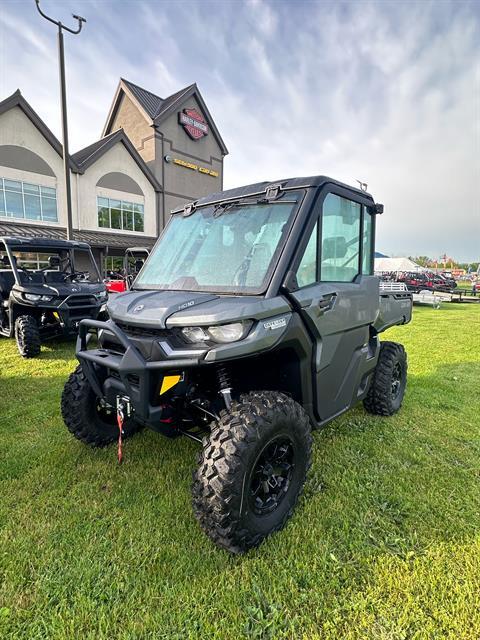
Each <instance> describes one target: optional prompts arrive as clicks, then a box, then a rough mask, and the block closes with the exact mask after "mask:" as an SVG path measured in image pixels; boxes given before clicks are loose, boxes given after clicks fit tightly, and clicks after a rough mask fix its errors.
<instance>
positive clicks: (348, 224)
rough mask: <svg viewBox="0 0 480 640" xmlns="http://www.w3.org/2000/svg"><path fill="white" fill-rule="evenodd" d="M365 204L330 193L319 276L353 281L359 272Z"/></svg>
mask: <svg viewBox="0 0 480 640" xmlns="http://www.w3.org/2000/svg"><path fill="white" fill-rule="evenodd" d="M361 214H362V205H360V204H359V203H357V202H353V201H352V200H347V199H346V198H342V197H340V196H337V195H335V194H333V193H329V194H328V195H327V197H326V198H325V200H324V203H323V212H322V236H321V237H322V247H321V263H320V280H321V281H322V282H352V280H354V278H355V277H356V276H357V275H358V274H359V273H360V220H361Z"/></svg>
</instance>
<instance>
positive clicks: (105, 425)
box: [61, 365, 142, 447]
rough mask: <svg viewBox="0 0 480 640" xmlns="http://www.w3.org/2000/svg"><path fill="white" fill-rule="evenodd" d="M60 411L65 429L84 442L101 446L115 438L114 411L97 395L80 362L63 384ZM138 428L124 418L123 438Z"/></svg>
mask: <svg viewBox="0 0 480 640" xmlns="http://www.w3.org/2000/svg"><path fill="white" fill-rule="evenodd" d="M61 410H62V417H63V421H64V422H65V424H66V426H67V429H68V430H69V431H70V433H72V434H73V435H74V436H75V438H77V439H78V440H81V441H82V442H84V443H85V444H89V445H92V446H96V447H102V446H105V445H107V444H110V443H111V442H114V441H115V440H117V438H118V425H117V415H116V411H115V409H114V408H113V407H110V406H109V405H106V404H105V403H103V402H102V401H101V400H100V399H99V398H97V396H96V395H95V393H94V392H93V389H92V387H91V386H90V383H89V382H88V380H87V378H86V376H85V374H84V372H83V369H82V366H81V365H78V367H77V368H76V369H75V371H74V372H73V373H72V374H71V375H70V377H69V379H68V380H67V382H66V383H65V387H64V388H63V393H62V403H61ZM141 428H142V427H141V425H140V424H139V423H138V422H136V421H135V420H133V419H131V418H127V419H126V420H125V422H124V424H123V437H124V438H128V437H129V436H132V435H133V434H134V433H136V432H137V431H139V430H140V429H141Z"/></svg>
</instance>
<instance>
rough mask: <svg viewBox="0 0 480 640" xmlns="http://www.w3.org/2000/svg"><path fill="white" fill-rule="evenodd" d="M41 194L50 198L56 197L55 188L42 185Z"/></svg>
mask: <svg viewBox="0 0 480 640" xmlns="http://www.w3.org/2000/svg"><path fill="white" fill-rule="evenodd" d="M42 195H43V196H50V197H51V198H56V197H57V191H56V189H52V188H50V187H42Z"/></svg>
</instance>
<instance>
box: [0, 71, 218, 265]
mask: <svg viewBox="0 0 480 640" xmlns="http://www.w3.org/2000/svg"><path fill="white" fill-rule="evenodd" d="M226 153H227V149H226V147H225V145H224V143H223V141H222V139H221V137H220V134H219V133H218V131H217V129H216V126H215V124H214V122H213V120H212V118H211V116H210V113H209V112H208V109H207V107H206V105H205V103H204V101H203V99H202V96H201V95H200V92H199V91H198V88H197V87H196V85H191V86H189V87H187V88H185V89H183V90H182V91H179V92H177V93H176V94H174V95H173V96H170V97H169V98H166V99H161V98H160V97H158V96H156V95H155V94H153V93H151V92H149V91H146V90H144V89H142V88H140V87H138V86H137V85H134V84H132V83H130V82H128V81H126V80H123V79H122V80H120V83H119V86H118V88H117V91H116V94H115V96H114V100H113V104H112V107H111V109H110V112H109V114H108V117H107V122H106V125H105V128H104V132H103V136H102V138H101V139H100V140H98V141H96V142H94V143H93V144H91V145H89V146H88V147H86V148H84V149H82V150H80V151H78V152H77V153H74V154H72V156H71V157H70V159H69V161H70V179H71V187H72V210H73V220H72V222H73V234H74V238H75V239H78V240H83V241H86V242H88V243H89V244H90V245H91V246H92V249H93V252H94V255H95V257H96V259H97V261H98V263H99V265H101V267H102V268H103V269H108V268H114V267H115V262H116V264H117V265H118V262H119V258H120V256H122V255H123V254H124V252H125V249H126V248H127V247H131V246H145V247H148V248H150V247H152V246H153V244H154V242H155V241H156V239H157V237H158V235H159V233H160V232H161V230H162V229H163V227H164V225H165V223H166V222H167V220H168V217H169V214H170V211H171V210H172V209H173V208H175V207H176V206H178V205H179V204H182V203H185V202H189V201H192V200H195V199H197V198H198V197H201V196H202V195H205V194H207V193H210V192H213V191H219V190H221V188H222V183H223V158H224V156H225V155H226ZM66 226H67V220H66V200H65V189H64V177H63V161H62V146H61V144H60V142H59V141H58V139H57V138H56V137H55V136H54V134H53V133H52V132H51V131H50V129H49V128H48V127H47V126H46V124H45V123H44V122H43V121H42V120H41V118H40V117H39V115H38V114H37V113H36V112H35V111H34V110H33V109H32V107H31V106H30V105H29V104H28V102H27V101H26V100H25V98H24V97H23V96H22V95H21V93H20V91H16V92H15V93H14V94H13V95H11V96H9V97H8V98H7V99H6V100H4V101H3V102H1V103H0V236H4V235H16V236H18V235H20V236H47V237H57V238H64V237H66Z"/></svg>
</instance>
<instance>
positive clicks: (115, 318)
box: [62, 176, 412, 553]
mask: <svg viewBox="0 0 480 640" xmlns="http://www.w3.org/2000/svg"><path fill="white" fill-rule="evenodd" d="M382 211H383V206H382V205H378V204H375V202H374V201H373V198H372V197H371V196H370V195H368V194H366V193H364V192H363V191H359V190H358V189H355V188H353V187H349V186H347V185H344V184H341V183H339V182H336V181H334V180H331V179H329V178H326V177H322V176H320V177H313V178H297V179H290V180H284V181H282V182H281V183H277V184H269V183H260V184H254V185H250V186H247V187H243V188H239V189H234V190H231V191H225V192H223V193H217V194H213V195H211V196H207V197H204V198H202V199H200V200H198V201H197V202H195V203H192V204H189V205H187V206H185V207H184V208H182V209H179V210H177V211H175V212H174V213H173V215H172V217H171V220H170V222H169V224H168V225H167V227H166V229H165V231H164V232H163V235H162V236H161V238H160V239H159V241H158V243H157V244H156V246H155V248H154V250H153V252H152V254H151V255H150V257H149V258H148V260H147V261H146V263H145V265H144V266H143V268H142V270H141V271H140V273H139V275H138V277H137V278H136V280H135V282H134V283H133V287H132V289H131V290H130V291H129V292H127V293H124V294H119V295H118V296H116V297H115V298H114V299H111V300H110V301H109V303H108V311H109V314H110V317H111V320H109V321H108V322H98V321H95V320H84V321H82V322H81V323H80V330H79V338H78V342H77V357H78V359H79V361H80V365H79V366H78V367H77V369H76V370H75V372H74V373H72V374H71V376H70V378H69V380H68V382H67V383H66V385H65V389H64V392H63V397H62V415H63V419H64V421H65V424H66V425H67V427H68V429H69V430H70V431H71V432H72V433H73V434H74V436H75V437H76V438H78V439H79V440H82V441H83V442H85V443H87V444H91V445H105V444H108V443H110V442H113V441H115V440H116V439H117V437H120V438H119V439H120V442H119V453H121V449H120V446H121V438H122V437H126V436H130V435H132V434H134V433H135V432H136V431H137V430H138V429H140V428H141V427H142V426H144V425H145V426H148V427H150V428H151V429H154V430H155V431H158V432H160V433H162V434H164V435H166V436H169V437H175V436H179V435H185V436H187V437H189V438H192V439H193V440H196V441H197V442H198V443H199V444H200V445H201V452H200V456H199V460H198V467H197V470H196V472H195V474H194V482H193V506H194V512H195V515H196V517H197V519H198V520H199V522H200V524H201V526H202V528H203V529H204V531H205V532H206V533H207V534H208V535H209V536H210V537H211V538H212V540H214V541H215V542H216V543H217V544H218V545H220V546H222V547H224V548H226V549H228V550H229V551H232V552H235V553H241V552H244V551H246V550H247V549H249V548H250V547H254V546H256V545H258V544H259V543H260V542H261V541H262V540H263V539H264V538H265V537H266V536H267V535H268V534H270V533H272V532H273V531H276V530H278V529H280V528H282V527H283V525H284V524H285V522H286V521H287V520H288V518H289V517H290V516H291V514H292V512H293V509H294V507H295V505H296V503H297V500H298V497H299V494H300V492H301V490H302V487H303V485H304V483H305V479H306V475H307V471H308V468H309V466H310V456H311V447H312V436H311V430H312V428H317V427H320V426H321V425H324V424H325V423H327V422H329V421H330V420H332V419H333V418H335V417H336V416H338V415H340V414H342V413H343V412H344V411H346V410H347V409H349V408H350V407H352V406H354V405H355V404H357V403H358V402H359V401H363V403H364V406H365V408H366V410H367V411H369V412H370V413H374V414H378V415H383V416H390V415H392V414H394V413H395V412H396V411H398V410H399V408H400V406H401V404H402V400H403V395H404V392H405V385H406V375H407V358H406V354H405V350H404V348H403V347H402V346H401V345H400V344H396V343H393V342H382V343H380V341H379V333H380V332H382V331H384V330H385V329H387V328H388V327H391V326H392V325H395V324H404V323H407V322H409V321H410V319H411V311H412V298H411V294H410V293H408V292H398V291H393V290H392V291H391V292H390V291H388V290H387V289H382V291H381V292H380V291H379V279H378V278H377V277H375V276H374V275H373V256H374V240H375V218H376V215H377V214H379V213H381V212H382ZM92 330H96V331H97V338H96V340H95V338H94V337H92V334H91V332H92Z"/></svg>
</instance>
